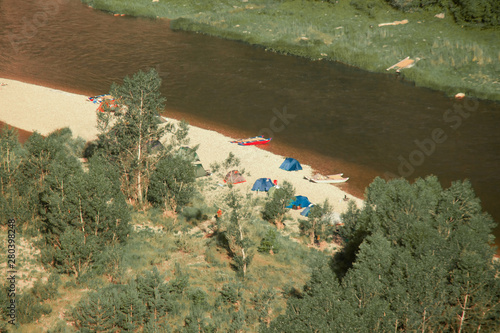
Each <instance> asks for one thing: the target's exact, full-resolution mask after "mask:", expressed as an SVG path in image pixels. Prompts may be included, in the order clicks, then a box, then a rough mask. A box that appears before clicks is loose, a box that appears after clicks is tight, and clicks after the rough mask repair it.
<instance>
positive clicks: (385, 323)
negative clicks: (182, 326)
mask: <svg viewBox="0 0 500 333" xmlns="http://www.w3.org/2000/svg"><path fill="white" fill-rule="evenodd" d="M343 220H344V223H345V227H344V228H343V229H341V230H342V235H343V237H344V238H345V240H346V242H347V243H346V247H345V248H344V249H343V250H342V251H341V252H340V254H339V255H336V256H335V258H334V260H332V262H331V263H330V265H329V267H320V268H319V269H318V271H316V272H315V273H314V274H313V277H312V278H311V281H310V282H309V283H308V284H307V285H306V286H305V287H304V293H303V295H302V296H301V297H299V298H290V299H289V301H288V306H287V311H286V314H285V315H282V316H280V317H278V318H277V320H275V321H273V323H272V324H271V326H270V327H269V329H267V330H266V329H264V331H265V332H267V331H269V332H274V331H280V330H283V331H286V332H302V331H321V332H388V331H396V332H415V331H419V332H420V331H429V332H443V331H456V332H471V331H474V332H475V331H479V330H481V331H487V332H495V331H498V329H499V328H500V326H499V323H500V320H499V319H500V278H499V275H498V272H499V271H500V264H499V263H498V262H497V261H495V260H493V254H494V251H495V249H494V248H492V246H491V245H492V244H493V238H492V236H491V231H492V229H493V227H494V223H493V220H492V219H491V217H489V216H488V215H487V214H484V213H483V212H482V210H481V205H480V203H479V200H478V199H477V198H476V197H475V194H474V192H473V190H472V188H471V186H470V184H469V183H468V182H454V183H453V184H452V186H451V187H450V188H448V189H446V190H443V189H442V188H441V186H440V184H439V182H438V180H437V178H436V177H428V178H426V179H425V180H424V179H419V180H417V181H416V182H415V183H414V184H409V183H408V182H406V181H404V180H395V181H391V182H388V183H386V182H385V181H383V180H381V179H376V180H375V181H374V182H373V183H372V184H371V185H370V187H369V188H368V190H367V193H366V201H365V206H364V207H363V208H362V209H356V208H355V207H353V206H352V207H350V210H349V212H348V213H347V214H345V215H344V216H343Z"/></svg>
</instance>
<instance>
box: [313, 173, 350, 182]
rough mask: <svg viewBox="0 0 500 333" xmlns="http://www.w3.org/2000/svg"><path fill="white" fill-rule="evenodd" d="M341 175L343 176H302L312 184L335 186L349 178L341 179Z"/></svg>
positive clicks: (339, 174) (338, 174)
mask: <svg viewBox="0 0 500 333" xmlns="http://www.w3.org/2000/svg"><path fill="white" fill-rule="evenodd" d="M343 175H344V174H343V173H337V174H335V175H327V176H323V175H320V174H316V175H314V176H312V177H306V176H304V178H305V179H307V180H309V181H311V182H313V183H325V184H336V183H344V182H346V181H347V180H348V179H349V177H343Z"/></svg>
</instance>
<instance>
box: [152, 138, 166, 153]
mask: <svg viewBox="0 0 500 333" xmlns="http://www.w3.org/2000/svg"><path fill="white" fill-rule="evenodd" d="M148 148H149V150H150V151H151V152H157V151H159V150H161V149H163V148H165V147H164V146H163V144H162V143H161V142H160V141H159V140H151V141H149V142H148Z"/></svg>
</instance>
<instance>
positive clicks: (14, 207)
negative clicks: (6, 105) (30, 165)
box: [0, 125, 30, 225]
mask: <svg viewBox="0 0 500 333" xmlns="http://www.w3.org/2000/svg"><path fill="white" fill-rule="evenodd" d="M25 156H26V150H25V149H24V148H23V147H22V145H21V144H20V143H19V140H18V133H17V131H16V130H14V129H12V128H9V127H8V126H7V125H5V126H4V128H3V129H2V130H0V216H2V220H0V225H2V224H5V223H7V220H8V219H9V218H11V217H16V218H17V221H18V223H19V224H21V225H25V224H26V223H25V221H27V220H28V219H29V217H30V214H29V210H28V206H26V203H25V201H24V200H23V198H22V197H21V196H20V195H19V189H18V186H19V184H18V181H17V177H18V176H19V168H20V166H21V163H22V161H23V159H24V158H25Z"/></svg>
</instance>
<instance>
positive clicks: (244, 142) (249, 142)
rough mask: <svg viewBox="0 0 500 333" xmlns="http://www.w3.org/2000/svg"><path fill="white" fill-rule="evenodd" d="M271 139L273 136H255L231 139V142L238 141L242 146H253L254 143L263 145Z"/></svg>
mask: <svg viewBox="0 0 500 333" xmlns="http://www.w3.org/2000/svg"><path fill="white" fill-rule="evenodd" d="M269 141H271V138H269V139H266V138H264V137H263V136H255V137H253V138H248V139H239V140H234V141H231V143H237V144H239V145H240V146H253V145H263V144H266V143H269Z"/></svg>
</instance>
